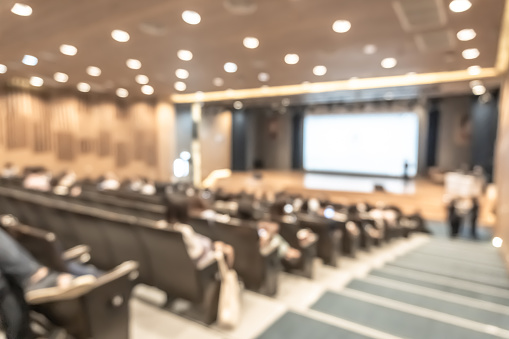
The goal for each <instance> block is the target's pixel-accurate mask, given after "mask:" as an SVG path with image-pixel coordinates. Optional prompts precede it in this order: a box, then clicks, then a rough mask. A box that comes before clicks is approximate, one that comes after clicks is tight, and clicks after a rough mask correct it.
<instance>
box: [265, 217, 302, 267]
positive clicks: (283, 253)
mask: <svg viewBox="0 0 509 339" xmlns="http://www.w3.org/2000/svg"><path fill="white" fill-rule="evenodd" d="M258 236H259V237H260V248H264V247H266V246H271V247H277V248H278V255H279V257H280V258H281V259H285V260H287V261H289V262H294V261H296V260H299V259H300V257H301V255H302V254H301V253H300V251H299V250H298V249H296V248H293V247H291V246H290V244H288V242H286V240H285V239H283V237H282V236H281V235H280V234H279V225H278V224H277V223H275V222H271V221H260V222H258Z"/></svg>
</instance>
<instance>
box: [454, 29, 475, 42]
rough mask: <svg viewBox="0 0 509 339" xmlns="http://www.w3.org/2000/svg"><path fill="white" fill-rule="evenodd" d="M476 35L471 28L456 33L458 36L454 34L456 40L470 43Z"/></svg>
mask: <svg viewBox="0 0 509 339" xmlns="http://www.w3.org/2000/svg"><path fill="white" fill-rule="evenodd" d="M476 35H477V33H475V31H474V30H473V29H472V28H466V29H462V30H461V31H459V32H458V34H456V36H457V37H458V40H460V41H470V40H472V39H473V38H475V37H476Z"/></svg>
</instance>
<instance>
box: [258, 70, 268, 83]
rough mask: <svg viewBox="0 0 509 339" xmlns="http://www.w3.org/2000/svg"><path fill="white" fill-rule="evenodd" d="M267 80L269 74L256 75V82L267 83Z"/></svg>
mask: <svg viewBox="0 0 509 339" xmlns="http://www.w3.org/2000/svg"><path fill="white" fill-rule="evenodd" d="M269 79H270V75H269V73H265V72H262V73H260V74H258V80H260V81H261V82H267V81H269Z"/></svg>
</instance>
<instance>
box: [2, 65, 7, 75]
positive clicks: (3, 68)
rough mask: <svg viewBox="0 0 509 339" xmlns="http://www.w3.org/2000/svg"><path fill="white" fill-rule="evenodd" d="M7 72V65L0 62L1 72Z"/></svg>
mask: <svg viewBox="0 0 509 339" xmlns="http://www.w3.org/2000/svg"><path fill="white" fill-rule="evenodd" d="M5 72H7V66H5V65H4V64H0V74H4V73H5Z"/></svg>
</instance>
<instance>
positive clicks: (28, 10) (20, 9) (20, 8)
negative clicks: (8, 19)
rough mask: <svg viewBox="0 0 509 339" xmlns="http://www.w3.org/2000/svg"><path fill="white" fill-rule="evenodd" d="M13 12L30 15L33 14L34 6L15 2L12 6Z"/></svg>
mask: <svg viewBox="0 0 509 339" xmlns="http://www.w3.org/2000/svg"><path fill="white" fill-rule="evenodd" d="M11 12H12V13H14V14H16V15H19V16H30V15H31V14H32V7H30V6H28V5H25V4H20V3H15V4H14V6H12V8H11Z"/></svg>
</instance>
